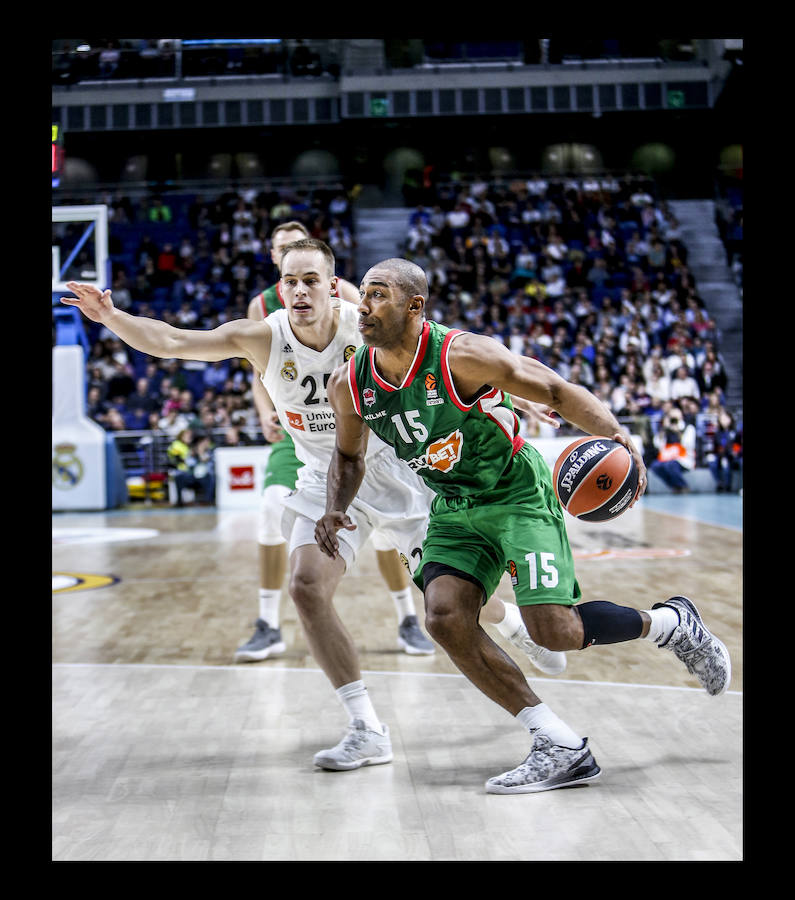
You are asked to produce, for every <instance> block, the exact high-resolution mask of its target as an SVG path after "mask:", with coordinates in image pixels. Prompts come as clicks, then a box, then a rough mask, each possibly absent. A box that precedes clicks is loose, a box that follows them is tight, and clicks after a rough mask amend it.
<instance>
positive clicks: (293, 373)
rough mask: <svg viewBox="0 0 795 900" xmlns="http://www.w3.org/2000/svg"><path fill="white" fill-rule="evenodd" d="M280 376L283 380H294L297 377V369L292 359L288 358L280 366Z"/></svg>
mask: <svg viewBox="0 0 795 900" xmlns="http://www.w3.org/2000/svg"><path fill="white" fill-rule="evenodd" d="M280 374H281V376H282V378H283V379H284V380H285V381H295V379H296V378H297V377H298V369H297V367H296V365H295V362H294V361H293V360H292V359H288V360H287V362H286V363H285V364H284V365H283V366H282V371H281V373H280Z"/></svg>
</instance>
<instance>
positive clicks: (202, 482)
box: [167, 428, 215, 506]
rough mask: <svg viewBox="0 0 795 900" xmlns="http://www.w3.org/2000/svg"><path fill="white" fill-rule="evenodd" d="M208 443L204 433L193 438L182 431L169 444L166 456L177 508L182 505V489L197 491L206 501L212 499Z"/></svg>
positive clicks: (210, 460)
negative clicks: (174, 489) (175, 494)
mask: <svg viewBox="0 0 795 900" xmlns="http://www.w3.org/2000/svg"><path fill="white" fill-rule="evenodd" d="M212 447H213V445H212V441H211V439H210V437H209V436H208V435H206V434H199V435H196V436H194V433H193V431H192V429H190V428H182V429H180V431H179V433H178V434H177V436H176V437H175V438H174V440H173V441H172V442H171V443H170V444H169V446H168V450H167V457H168V463H169V470H170V472H171V475H172V477H173V479H174V487H175V488H176V493H177V502H176V505H177V506H184V505H185V502H184V491H185V489H186V488H190V489H191V490H196V491H199V492H200V493H201V494H202V496H203V498H204V500H205V501H207V502H210V501H211V500H212V499H213V497H214V496H215V469H214V464H213V456H212Z"/></svg>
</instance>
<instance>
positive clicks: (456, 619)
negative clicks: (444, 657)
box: [425, 597, 476, 649]
mask: <svg viewBox="0 0 795 900" xmlns="http://www.w3.org/2000/svg"><path fill="white" fill-rule="evenodd" d="M475 626H476V622H475V620H473V619H471V617H467V616H465V615H464V612H463V610H462V609H461V607H460V606H458V605H456V604H455V603H452V602H447V601H445V600H437V601H435V602H434V601H433V600H431V601H430V602H427V597H426V604H425V630H426V631H427V632H428V634H429V635H430V636H431V637H432V638H433V639H434V640H435V641H436V642H437V643H438V644H440V645H441V646H442V647H444V648H446V649H447V648H450V647H454V646H455V645H456V644H457V643H459V642H462V641H465V640H467V636H471V634H472V631H473V630H474V628H475Z"/></svg>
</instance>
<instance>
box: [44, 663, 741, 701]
mask: <svg viewBox="0 0 795 900" xmlns="http://www.w3.org/2000/svg"><path fill="white" fill-rule="evenodd" d="M52 668H53V669H92V668H93V669H180V670H189V671H195V672H203V671H213V672H214V671H227V672H246V671H248V672H250V673H251V674H272V673H274V672H308V673H311V674H313V675H324V674H325V673H324V672H323V670H322V669H315V668H310V667H306V666H305V667H303V668H299V667H294V666H280V667H279V668H276V667H262V668H259V667H258V668H253V667H251V666H241V665H229V666H206V665H200V664H198V663H197V664H187V665H186V664H184V663H175V664H174V665H170V664H169V663H52ZM362 675H408V676H411V677H413V678H461V679H464V680H467V679H466V676H465V675H462V674H459V673H457V672H402V671H391V672H390V671H384V670H380V669H362ZM527 680H528V681H530V682H533V681H541V682H544V683H546V684H575V685H586V686H594V687H620V688H635V689H637V688H649V689H650V690H659V691H693V692H695V693H698V694H701V693H703V689H702V688H696V687H681V686H677V685H668V684H639V683H637V682H633V681H626V682H624V681H582V680H578V679H573V678H554V679H553V678H536V677H535V676H530V677H528V678H527ZM729 695H732V696H737V697H742V695H743V692H742V691H726V693H725V694H724V695H723V696H729Z"/></svg>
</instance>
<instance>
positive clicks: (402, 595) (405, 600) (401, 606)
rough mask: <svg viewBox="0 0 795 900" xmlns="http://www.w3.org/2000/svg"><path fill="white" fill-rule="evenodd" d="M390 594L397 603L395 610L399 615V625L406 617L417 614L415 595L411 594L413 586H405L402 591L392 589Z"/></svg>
mask: <svg viewBox="0 0 795 900" xmlns="http://www.w3.org/2000/svg"><path fill="white" fill-rule="evenodd" d="M389 596H390V597H391V598H392V602H393V603H394V604H395V610H396V612H397V617H398V625H400V624H401V622H402V621H403V620H404V619H405V618H406V616H416V615H417V611H416V609H415V608H414V597H412V595H411V588H410V587H404V588H403V590H401V591H390V592H389Z"/></svg>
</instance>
